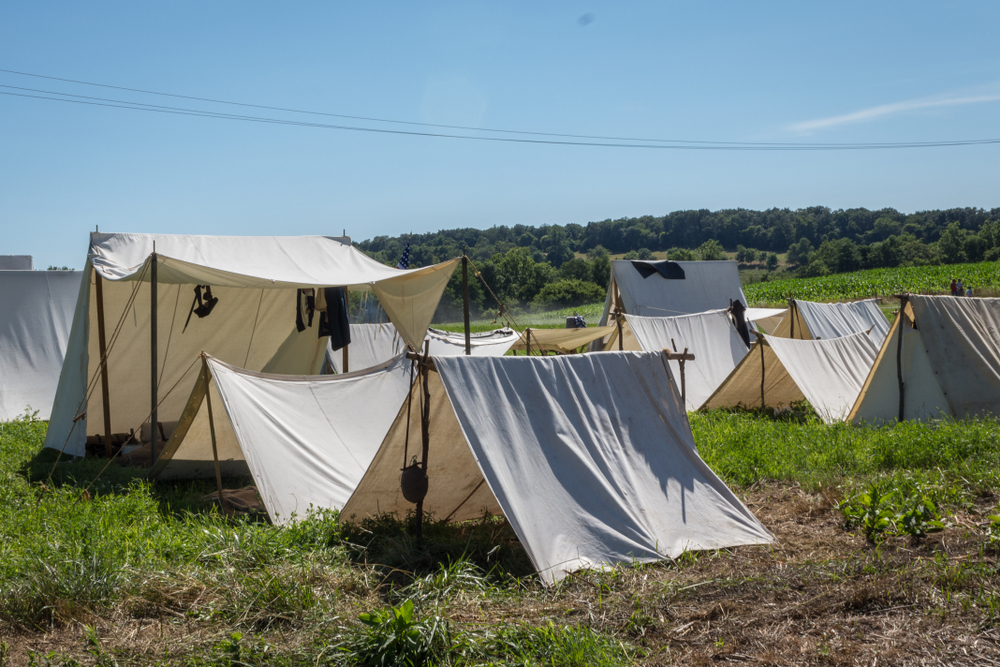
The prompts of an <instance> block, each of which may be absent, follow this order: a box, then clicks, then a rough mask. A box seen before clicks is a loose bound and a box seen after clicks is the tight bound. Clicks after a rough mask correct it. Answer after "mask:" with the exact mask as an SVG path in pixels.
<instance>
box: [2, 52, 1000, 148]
mask: <svg viewBox="0 0 1000 667" xmlns="http://www.w3.org/2000/svg"><path fill="white" fill-rule="evenodd" d="M0 71H4V70H0ZM0 88H7V89H10V90H22V91H26V92H21V93H18V92H10V90H8V91H3V90H0V95H6V96H10V97H23V98H31V99H39V100H46V101H51V102H65V103H72V104H84V105H89V106H100V107H111V108H117V109H131V110H133V111H146V112H150V113H165V114H172V115H181V116H199V117H203V118H217V119H222V120H239V121H245V122H255V123H269V124H275V125H291V126H297V127H310V128H317V129H331V130H347V131H354V132H370V133H376V134H391V135H407V136H420V137H434V138H443V139H464V140H471V141H491V142H500V143H518V144H542V145H556V146H584V147H602V148H643V149H660V150H663V149H672V150H717V151H720V150H721V151H829V150H885V149H901V148H940V147H947V146H979V145H991V144H1000V139H957V140H945V141H923V142H876V143H843V144H808V143H802V144H789V143H754V144H748V143H742V144H740V143H725V142H717V143H709V142H702V143H674V144H670V143H621V142H617V141H614V142H612V141H563V140H556V139H526V138H514V137H488V136H486V137H484V136H475V135H467V134H448V133H438V132H418V131H414V130H392V129H387V128H377V127H362V126H352V125H336V124H328V123H315V122H307V121H298V120H291V119H282V118H271V117H266V116H246V115H241V114H232V113H222V112H217V111H207V110H203V109H189V108H184V107H170V106H164V105H156V104H147V103H143V102H131V101H127V100H118V99H111V98H101V97H92V96H87V95H75V94H72V93H62V92H58V91H49V90H39V89H33V88H24V87H21V86H10V85H4V84H0ZM53 96H57V97H53ZM392 122H395V121H392ZM652 141H659V142H667V141H670V140H665V139H662V140H652Z"/></svg>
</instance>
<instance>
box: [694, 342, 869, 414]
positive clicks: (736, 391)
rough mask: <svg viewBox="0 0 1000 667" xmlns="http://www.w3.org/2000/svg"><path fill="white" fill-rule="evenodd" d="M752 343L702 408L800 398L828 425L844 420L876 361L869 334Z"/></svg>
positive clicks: (774, 404)
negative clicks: (762, 389) (737, 364)
mask: <svg viewBox="0 0 1000 667" xmlns="http://www.w3.org/2000/svg"><path fill="white" fill-rule="evenodd" d="M765 340H766V344H765V345H764V346H763V358H762V354H761V343H760V342H759V341H758V342H756V343H754V345H753V347H751V349H750V351H749V352H748V353H747V355H746V357H745V358H744V359H743V361H742V362H741V363H740V364H739V366H737V367H736V369H735V370H733V372H732V374H730V376H729V377H728V378H726V380H725V382H723V383H722V385H721V386H720V387H719V388H718V389H717V390H716V391H715V393H713V394H712V396H711V397H709V399H708V400H707V401H706V402H705V404H704V406H702V407H704V408H706V409H714V408H725V407H735V406H737V405H743V406H745V407H748V408H754V407H759V406H760V404H761V396H760V394H761V374H762V372H763V379H764V403H765V405H766V406H767V407H773V408H776V407H783V406H787V405H789V404H790V403H794V402H796V401H801V400H802V399H807V400H808V401H809V404H810V405H812V407H813V409H814V410H815V411H816V413H817V414H818V415H819V417H820V418H821V419H822V420H823V421H825V422H826V423H828V424H832V423H834V422H837V421H842V420H844V419H846V418H847V415H848V413H849V412H850V410H851V406H852V405H854V402H855V400H856V399H857V397H858V394H859V393H860V392H861V387H862V386H863V385H864V382H865V379H866V378H867V377H868V373H869V371H870V370H871V367H872V365H873V364H874V362H875V357H876V354H877V353H878V350H877V348H876V347H875V345H874V343H872V342H871V339H870V338H869V337H868V335H867V334H863V333H860V334H852V335H850V336H841V337H839V338H831V339H824V340H798V339H791V338H778V337H776V336H766V337H765Z"/></svg>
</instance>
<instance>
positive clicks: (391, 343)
mask: <svg viewBox="0 0 1000 667" xmlns="http://www.w3.org/2000/svg"><path fill="white" fill-rule="evenodd" d="M348 347H349V349H348V355H347V362H348V366H349V368H350V369H351V370H355V371H360V370H363V369H365V368H371V367H372V366H378V365H380V364H383V363H385V362H386V361H388V360H390V359H392V358H393V357H395V356H396V355H398V354H399V353H400V352H402V351H403V350H405V349H406V343H404V342H403V339H402V337H401V336H400V335H399V333H397V332H396V327H395V326H393V324H392V323H391V322H385V323H383V324H352V325H351V344H350V346H348ZM326 360H327V365H328V366H329V367H330V368H332V369H333V370H334V371H335V372H337V373H343V372H344V353H343V351H342V350H336V351H334V350H332V349H331V348H330V346H329V345H327V349H326Z"/></svg>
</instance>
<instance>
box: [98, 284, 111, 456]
mask: <svg viewBox="0 0 1000 667" xmlns="http://www.w3.org/2000/svg"><path fill="white" fill-rule="evenodd" d="M94 275H95V276H96V277H97V346H98V351H99V352H100V354H101V403H102V407H103V408H104V455H105V456H108V457H110V456H111V454H112V451H111V405H110V393H111V392H110V390H109V389H108V342H107V338H106V337H105V334H104V280H103V279H102V278H101V274H100V273H98V272H97V271H94Z"/></svg>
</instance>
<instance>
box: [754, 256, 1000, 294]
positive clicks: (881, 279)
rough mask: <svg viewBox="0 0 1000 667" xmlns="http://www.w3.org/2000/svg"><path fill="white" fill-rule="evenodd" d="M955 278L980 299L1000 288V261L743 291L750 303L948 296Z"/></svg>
mask: <svg viewBox="0 0 1000 667" xmlns="http://www.w3.org/2000/svg"><path fill="white" fill-rule="evenodd" d="M952 278H958V279H960V280H961V281H962V282H963V283H964V285H965V286H966V287H972V289H973V292H974V293H976V295H977V296H978V295H979V291H980V290H989V291H990V293H991V295H992V292H993V291H994V290H997V289H1000V262H979V263H977V264H946V265H941V266H909V267H900V268H895V269H870V270H867V271H855V272H853V273H837V274H833V275H829V276H821V277H819V278H791V279H786V280H768V281H765V282H760V283H753V284H752V285H744V286H743V291H744V292H745V293H746V296H747V301H749V302H750V304H764V303H780V302H783V301H784V300H785V299H787V298H788V296H789V294H791V296H793V297H794V298H796V299H803V300H806V301H835V300H838V299H863V298H865V297H872V296H891V295H893V294H898V293H900V292H915V293H919V294H935V293H938V294H939V293H948V291H949V284H950V283H951V279H952Z"/></svg>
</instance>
